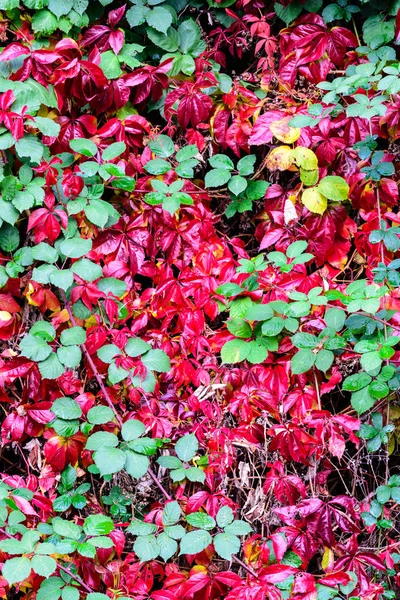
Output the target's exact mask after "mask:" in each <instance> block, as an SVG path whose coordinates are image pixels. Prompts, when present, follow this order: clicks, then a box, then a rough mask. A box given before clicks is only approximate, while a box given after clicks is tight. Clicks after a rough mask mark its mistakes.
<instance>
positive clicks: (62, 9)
mask: <svg viewBox="0 0 400 600" xmlns="http://www.w3.org/2000/svg"><path fill="white" fill-rule="evenodd" d="M73 6H74V0H49V4H48V7H49V10H51V12H52V13H53V14H54V15H55V16H56V17H57V19H59V18H60V17H62V16H63V15H66V14H68V13H69V12H70V11H71V10H72V8H73Z"/></svg>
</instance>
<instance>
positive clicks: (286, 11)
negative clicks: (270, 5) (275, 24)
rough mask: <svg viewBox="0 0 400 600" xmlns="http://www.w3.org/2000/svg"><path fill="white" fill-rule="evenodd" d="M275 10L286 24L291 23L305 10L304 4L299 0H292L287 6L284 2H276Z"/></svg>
mask: <svg viewBox="0 0 400 600" xmlns="http://www.w3.org/2000/svg"><path fill="white" fill-rule="evenodd" d="M274 10H275V13H276V15H277V16H278V17H279V18H280V19H282V21H284V22H285V23H286V25H289V23H291V22H292V21H294V20H295V19H296V17H298V16H299V14H300V13H301V11H302V10H303V5H302V4H301V2H299V0H292V1H291V2H289V4H288V5H287V6H283V5H282V4H278V2H275V4H274Z"/></svg>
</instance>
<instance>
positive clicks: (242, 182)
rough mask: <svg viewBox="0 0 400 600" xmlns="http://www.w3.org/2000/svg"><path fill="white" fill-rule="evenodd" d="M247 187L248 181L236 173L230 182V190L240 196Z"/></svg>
mask: <svg viewBox="0 0 400 600" xmlns="http://www.w3.org/2000/svg"><path fill="white" fill-rule="evenodd" d="M246 188H247V181H246V179H245V178H244V177H241V176H240V175H234V176H233V177H231V179H230V180H229V182H228V190H229V191H231V192H232V194H234V195H235V196H238V195H239V194H241V193H242V192H244V190H245V189H246Z"/></svg>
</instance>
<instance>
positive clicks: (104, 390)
mask: <svg viewBox="0 0 400 600" xmlns="http://www.w3.org/2000/svg"><path fill="white" fill-rule="evenodd" d="M60 294H61V297H62V299H63V302H64V305H65V308H66V309H67V311H68V314H69V318H70V321H71V323H72V325H73V326H74V327H76V320H75V317H74V315H73V312H72V309H71V305H70V303H69V302H68V299H67V296H66V295H65V292H64V291H63V290H60ZM81 348H82V351H83V353H84V355H85V356H86V359H87V361H88V363H89V365H90V368H91V369H92V371H93V374H94V376H95V378H96V381H97V383H98V384H99V387H100V389H101V391H102V392H103V396H104V398H105V399H106V401H107V404H108V406H109V407H110V408H111V410H112V411H113V413H114V415H115V418H116V420H117V423H118V425H119V426H120V427H122V424H123V423H122V419H121V417H120V416H119V414H118V412H117V410H116V408H115V406H114V403H113V401H112V400H111V397H110V394H109V393H108V392H107V390H106V387H105V385H104V383H103V380H102V378H101V375H100V373H99V372H98V370H97V367H96V365H95V364H94V362H93V359H92V357H91V356H90V354H89V351H88V349H87V348H86V346H85V344H81ZM148 473H149V475H150V477H151V478H152V480H153V481H154V483H155V484H156V486H157V487H158V488H159V489H160V490H161V492H162V493H163V494H164V496H165V497H166V498H167V500H171V496H170V495H169V494H168V492H167V490H166V489H165V488H164V486H163V485H162V484H161V483H160V481H159V480H158V478H157V475H156V474H155V473H154V472H153V471H152V470H151V468H150V467H149V469H148Z"/></svg>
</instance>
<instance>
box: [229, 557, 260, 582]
mask: <svg viewBox="0 0 400 600" xmlns="http://www.w3.org/2000/svg"><path fill="white" fill-rule="evenodd" d="M232 558H233V560H234V561H235V562H236V563H237V564H238V565H240V566H241V567H243V569H245V570H246V571H247V572H248V573H250V575H252V576H253V577H257V573H256V572H255V570H254V569H252V568H251V567H249V566H248V565H246V563H244V562H243V561H242V560H240V558H238V557H237V556H232Z"/></svg>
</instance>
